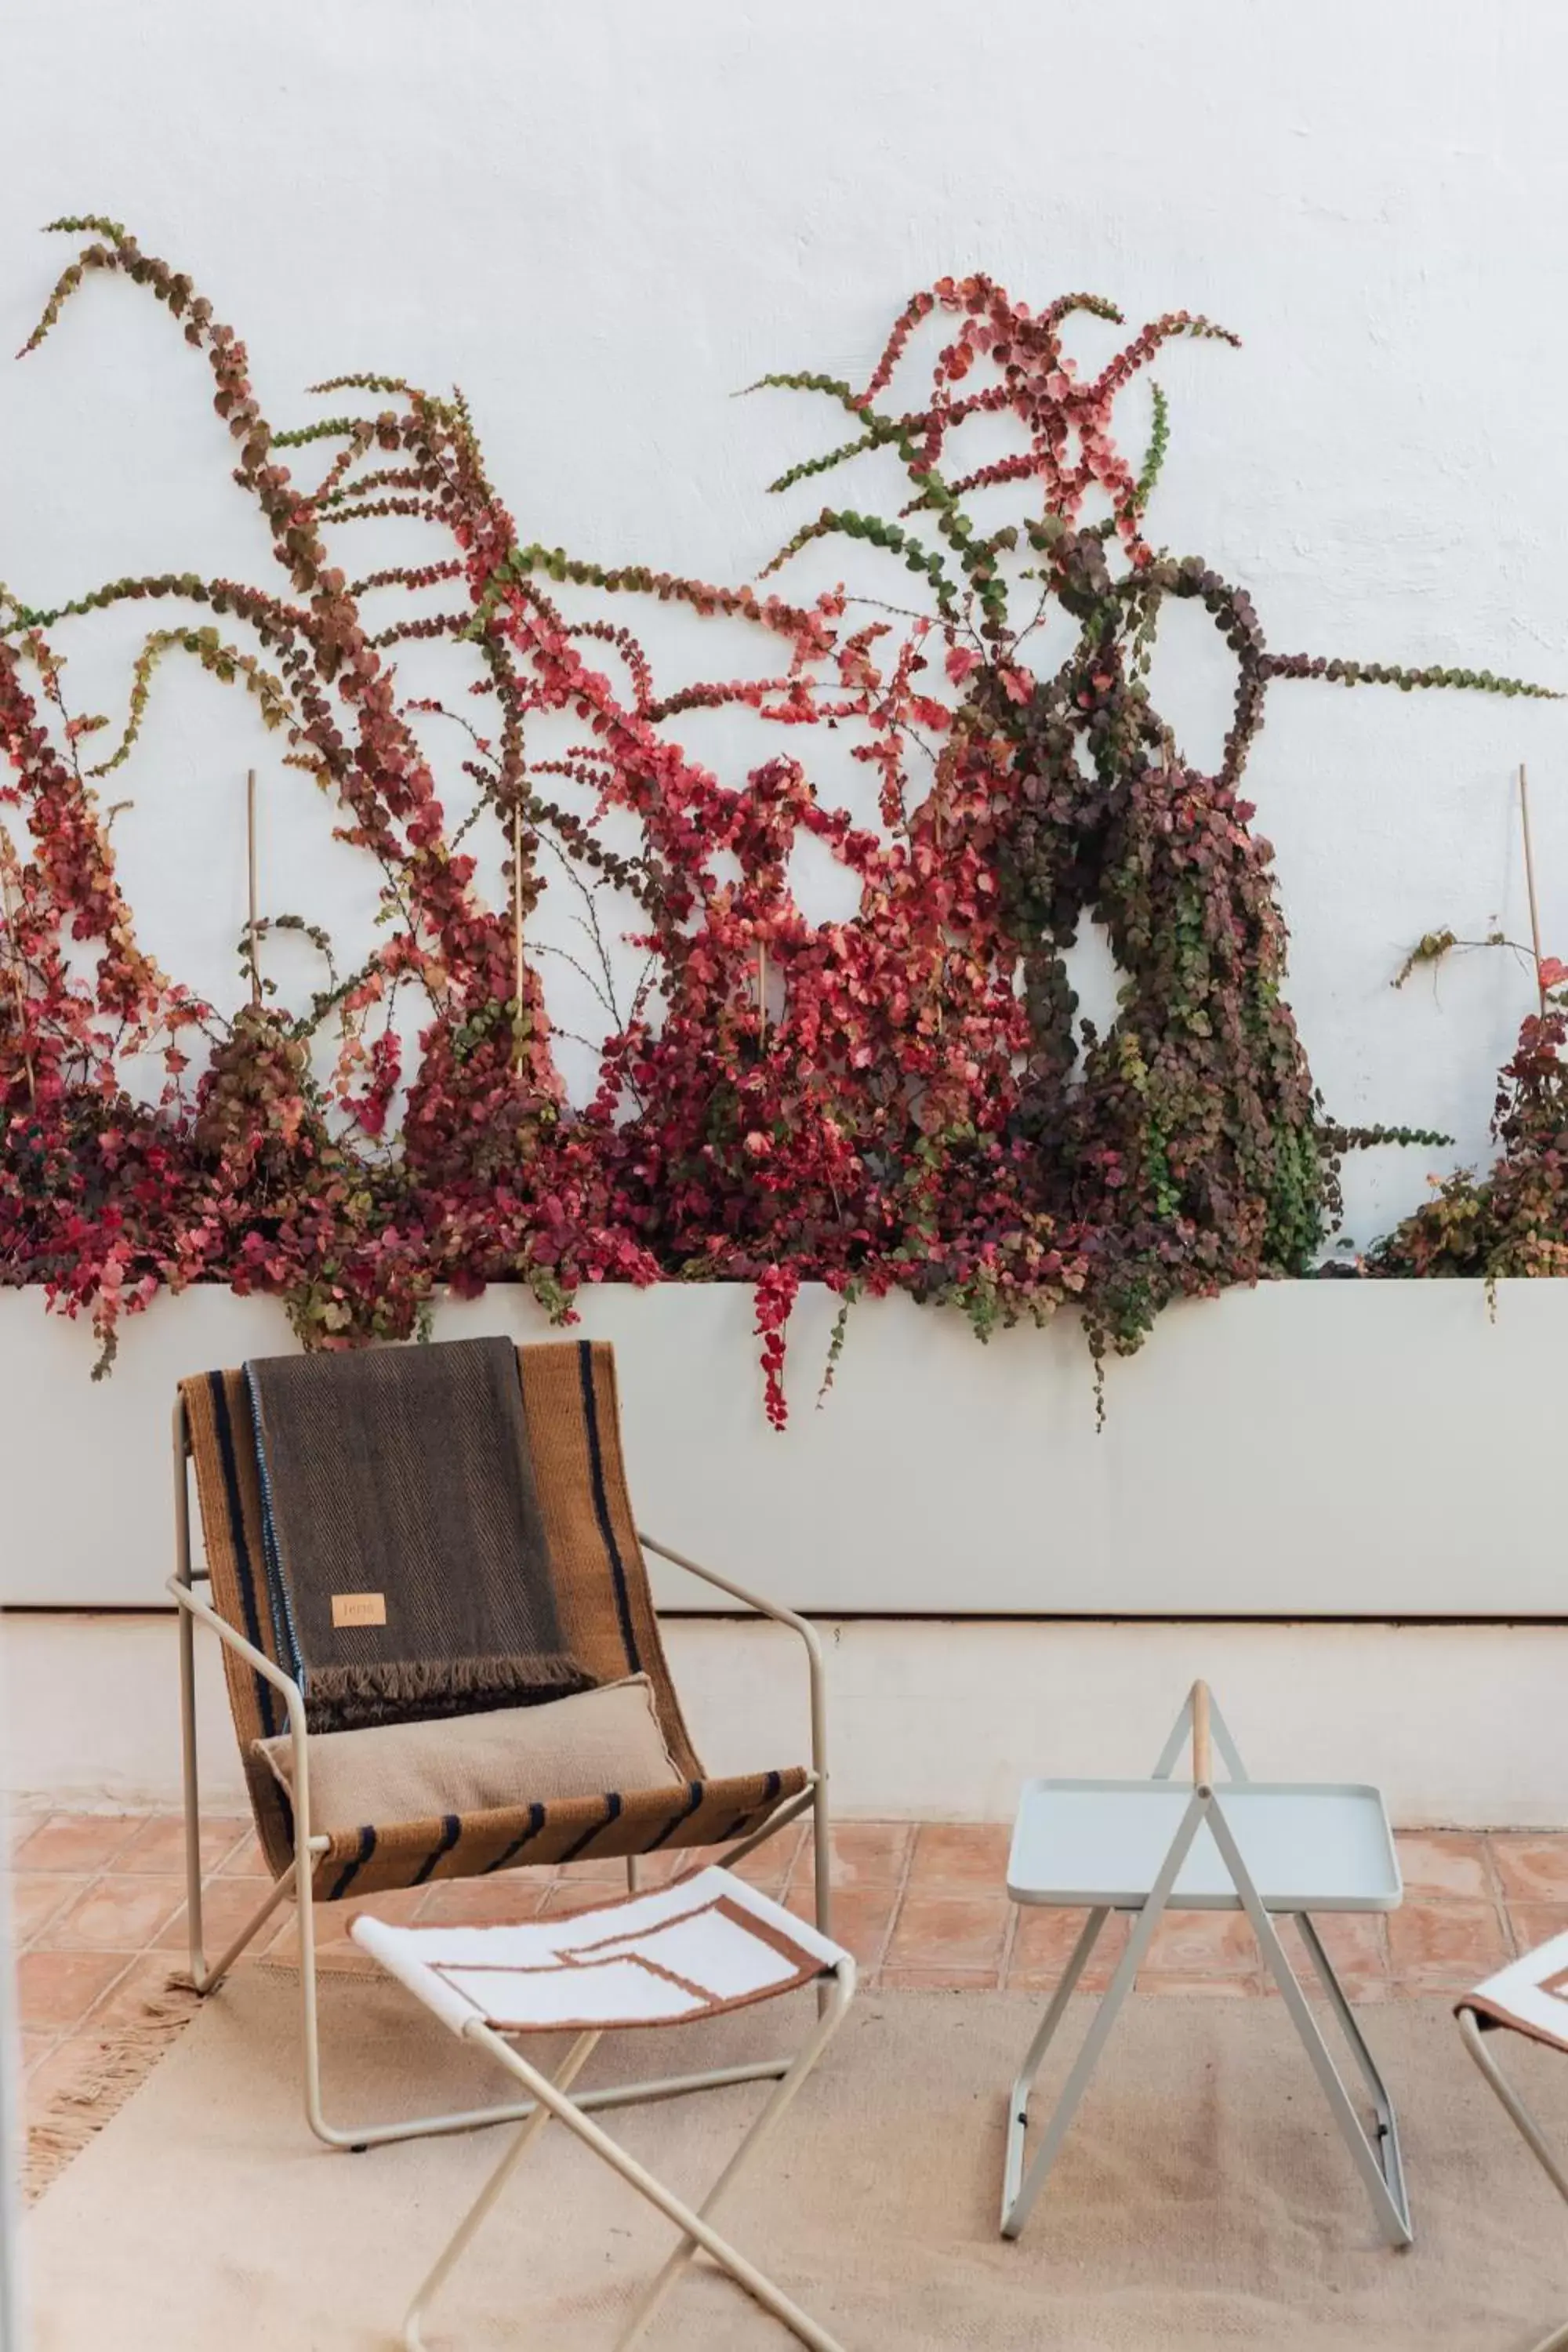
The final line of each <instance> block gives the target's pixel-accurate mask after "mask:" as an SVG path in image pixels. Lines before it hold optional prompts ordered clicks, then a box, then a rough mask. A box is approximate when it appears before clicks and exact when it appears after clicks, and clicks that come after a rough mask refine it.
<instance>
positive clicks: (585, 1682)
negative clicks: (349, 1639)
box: [305, 1652, 594, 1731]
mask: <svg viewBox="0 0 1568 2352" xmlns="http://www.w3.org/2000/svg"><path fill="white" fill-rule="evenodd" d="M593 1687H594V1678H593V1676H592V1675H587V1674H584V1671H583V1669H582V1667H581V1666H580V1665H578V1664H577V1662H576V1660H575V1659H574V1658H572V1657H569V1656H567V1655H566V1654H565V1653H564V1652H554V1653H552V1654H548V1655H546V1656H542V1657H507V1656H489V1657H482V1658H411V1659H405V1660H401V1661H398V1662H396V1663H395V1664H377V1665H370V1664H363V1665H330V1666H315V1667H312V1668H311V1669H310V1673H309V1675H308V1678H307V1681H306V1686H305V1714H306V1719H307V1721H308V1722H309V1724H310V1729H311V1730H312V1731H360V1730H366V1729H368V1728H369V1727H371V1726H373V1725H375V1724H380V1723H410V1722H415V1721H417V1720H419V1719H420V1718H421V1717H423V1718H425V1719H426V1720H434V1719H436V1718H437V1717H445V1716H452V1715H484V1714H489V1713H492V1712H493V1711H494V1710H495V1709H496V1708H498V1707H503V1706H539V1705H541V1704H542V1703H543V1702H544V1701H546V1700H548V1699H552V1698H566V1697H569V1696H572V1694H573V1693H574V1692H576V1691H585V1690H592V1689H593Z"/></svg>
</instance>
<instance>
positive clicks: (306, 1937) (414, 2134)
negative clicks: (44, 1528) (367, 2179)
mask: <svg viewBox="0 0 1568 2352" xmlns="http://www.w3.org/2000/svg"><path fill="white" fill-rule="evenodd" d="M190 1454H191V1445H190V1434H189V1430H188V1427H187V1423H186V1417H185V1406H184V1398H183V1397H180V1398H176V1400H175V1403H174V1575H173V1576H172V1577H170V1578H169V1580H168V1582H167V1587H166V1590H167V1591H168V1592H169V1593H170V1595H171V1597H172V1598H173V1600H174V1602H175V1603H176V1605H177V1609H178V1613H179V1628H180V1736H181V1757H182V1765H183V1773H184V1819H185V1892H186V1906H187V1907H186V1917H187V1921H188V1925H189V1934H190V1972H191V1982H192V1984H193V1986H194V1987H195V1990H196V1991H197V1992H198V1993H199V1994H201V1995H202V1996H203V1998H204V1999H205V1996H206V1995H207V1994H208V1993H213V1992H216V1990H217V1989H218V1987H219V1986H220V1985H221V1984H222V1983H223V1981H224V1979H225V1978H226V1976H227V1975H228V1973H229V1971H230V1969H232V1968H233V1967H234V1965H235V1962H236V1961H237V1959H239V1958H240V1957H241V1955H242V1954H243V1953H244V1952H245V1951H246V1950H247V1948H248V1947H249V1946H250V1945H251V1944H252V1943H253V1942H254V1941H255V1939H256V1937H258V1935H259V1934H260V1932H261V1930H262V1928H263V1927H265V1926H266V1925H267V1923H268V1920H269V1919H270V1918H271V1917H272V1916H273V1915H274V1913H275V1912H276V1911H277V1910H278V1908H279V1906H280V1905H281V1904H282V1903H284V1902H285V1901H287V1900H288V1899H289V1896H290V1895H292V1896H293V1898H294V1901H295V1906H296V1909H297V1911H298V1914H299V1926H300V2010H301V2023H302V2027H303V2035H304V2054H305V2119H306V2121H307V2123H308V2124H309V2125H310V2129H311V2131H312V2132H314V2134H315V2136H316V2137H317V2138H318V2139H319V2140H321V2141H322V2142H323V2143H324V2144H325V2146H326V2147H331V2148H342V2149H348V2150H351V2151H352V2152H353V2153H354V2154H355V2155H359V2154H363V2151H364V2150H365V2149H366V2148H370V2147H385V2146H386V2145H388V2144H389V2143H391V2142H393V2141H396V2140H405V2139H423V2138H434V2137H437V2136H439V2135H441V2134H444V2133H448V2132H464V2131H478V2130H480V2129H482V2128H484V2127H486V2126H489V2125H491V2124H502V2123H517V2122H521V2121H524V2120H526V2119H527V2118H528V2117H530V2116H532V2115H534V2113H535V2112H536V2109H537V2106H538V2100H537V2095H536V2096H535V2098H531V2099H530V2100H529V2101H527V2103H526V2104H524V2105H509V2106H494V2107H479V2108H469V2109H465V2110H463V2111H461V2112H458V2113H455V2114H451V2115H436V2116H418V2117H416V2118H412V2119H410V2120H409V2121H407V2122H400V2123H373V2124H361V2125H356V2126H341V2125H337V2124H334V2123H331V2122H330V2121H329V2119H328V2117H327V2115H326V2113H325V2110H324V2107H323V2105H322V2099H321V2021H320V2014H319V2006H318V2000H317V1990H318V1985H317V1969H316V1918H315V1913H316V1900H317V1898H316V1895H315V1890H314V1885H313V1879H314V1874H315V1864H316V1862H317V1860H318V1858H319V1857H320V1856H321V1854H322V1853H325V1852H326V1850H327V1848H328V1846H329V1844H330V1843H331V1840H330V1839H328V1838H326V1837H322V1836H319V1835H314V1834H312V1832H311V1829H310V1751H309V1747H308V1744H307V1734H306V1724H305V1696H304V1693H303V1691H302V1690H301V1689H300V1685H299V1684H298V1683H297V1682H295V1681H294V1679H293V1677H292V1676H291V1675H286V1674H285V1673H284V1672H283V1670H282V1668H281V1667H280V1666H278V1665H275V1664H274V1663H273V1661H272V1660H271V1659H270V1658H268V1656H266V1655H265V1654H264V1653H263V1652H261V1651H260V1650H258V1649H257V1648H256V1647H255V1645H254V1644H253V1643H249V1642H247V1640H246V1639H245V1637H244V1635H243V1634H242V1633H237V1631H236V1630H235V1628H234V1627H233V1626H232V1625H230V1624H229V1623H228V1622H227V1620H226V1619H225V1618H223V1617H220V1616H219V1614H218V1612H217V1611H216V1609H214V1608H213V1607H212V1606H211V1604H210V1603H209V1602H208V1601H204V1600H202V1599H201V1598H200V1597H199V1595H198V1594H197V1593H196V1591H195V1584H196V1583H197V1582H198V1581H201V1582H204V1583H205V1582H206V1581H208V1571H207V1570H206V1569H205V1568H201V1569H197V1568H195V1566H194V1565H193V1562H192V1558H191V1503H190V1486H189V1465H190ZM637 1541H638V1542H639V1543H640V1544H641V1545H642V1547H643V1549H644V1550H645V1551H651V1552H655V1553H657V1554H658V1558H659V1559H665V1560H668V1561H669V1563H670V1565H671V1566H672V1567H674V1568H679V1569H682V1570H685V1571H686V1573H687V1574H688V1575H689V1576H694V1577H697V1578H699V1579H700V1580H701V1581H702V1582H703V1583H704V1584H710V1585H712V1586H713V1587H714V1588H715V1589H716V1590H717V1591H721V1592H722V1593H724V1594H726V1595H727V1596H728V1597H729V1598H730V1599H731V1600H733V1601H740V1602H742V1604H743V1605H744V1606H745V1607H746V1608H748V1609H754V1610H756V1611H757V1612H758V1613H759V1615H761V1616H763V1617H769V1618H772V1619H773V1621H774V1622H775V1623H778V1624H781V1625H787V1626H788V1627H789V1629H790V1631H791V1632H792V1633H796V1634H798V1635H799V1637H800V1640H801V1641H802V1643H804V1644H805V1655H806V1668H807V1675H808V1678H809V1685H810V1706H811V1766H810V1770H809V1774H808V1777H807V1780H806V1785H805V1788H804V1789H803V1790H801V1791H800V1793H799V1795H798V1796H795V1797H793V1798H791V1799H790V1801H788V1803H787V1804H784V1805H782V1806H781V1807H780V1808H779V1810H778V1811H777V1812H776V1813H774V1814H773V1816H772V1817H771V1818H770V1819H769V1820H768V1821H767V1822H765V1823H764V1824H763V1827H762V1828H761V1829H760V1830H754V1831H753V1832H752V1834H751V1835H750V1836H749V1837H745V1838H742V1839H740V1840H738V1841H737V1843H735V1844H733V1845H731V1846H728V1847H726V1848H725V1850H724V1852H723V1853H721V1854H720V1855H718V1856H717V1857H716V1859H717V1861H718V1862H719V1863H720V1864H722V1865H723V1866H725V1867H729V1866H730V1865H731V1864H734V1863H737V1862H740V1861H742V1860H743V1859H744V1857H745V1856H746V1855H747V1854H748V1853H752V1850H753V1849H754V1848H755V1847H757V1846H760V1845H763V1844H765V1843H767V1841H768V1839H769V1838H772V1837H776V1836H777V1835H778V1833H779V1832H780V1831H781V1830H784V1829H787V1828H788V1826H789V1824H790V1822H793V1821H796V1820H798V1819H799V1817H800V1815H801V1814H802V1813H804V1812H805V1811H808V1810H809V1811H810V1812H811V1814H812V1820H813V1828H814V1832H815V1835H816V1926H817V1927H818V1929H819V1930H820V1932H821V1933H822V1934H823V1935H825V1936H826V1937H831V1936H832V1932H833V1928H832V1910H833V1895H832V1885H831V1874H830V1852H829V1841H828V1828H829V1815H828V1794H827V1707H826V1690H825V1687H824V1675H823V1660H822V1642H821V1637H820V1636H819V1634H818V1633H817V1631H816V1627H815V1626H814V1625H812V1624H809V1623H808V1622H807V1621H806V1620H805V1618H804V1617H801V1616H799V1615H797V1614H796V1612H795V1611H794V1610H793V1609H784V1608H782V1607H780V1606H779V1604H778V1603H777V1602H775V1601H768V1600H765V1599H764V1598H763V1595H762V1594H761V1593H756V1592H752V1591H748V1590H747V1589H746V1587H745V1586H744V1585H741V1584H736V1583H734V1582H732V1581H731V1579H730V1578H728V1577H724V1576H720V1575H718V1574H717V1573H716V1572H715V1571H714V1570H712V1569H709V1568H701V1567H700V1566H699V1565H698V1563H697V1562H696V1561H695V1560H694V1559H687V1558H686V1557H685V1555H684V1554H683V1553H681V1552H678V1551H671V1550H670V1549H669V1548H668V1545H665V1544H661V1543H658V1542H656V1541H655V1540H654V1538H652V1537H651V1536H648V1535H645V1534H644V1533H643V1532H642V1530H641V1529H640V1528H639V1529H638V1530H637ZM198 1624H200V1625H205V1626H206V1627H207V1628H208V1629H209V1631H211V1632H212V1633H216V1636H217V1638H218V1640H219V1641H220V1642H222V1643H224V1645H225V1646H226V1648H227V1649H230V1650H232V1651H234V1653H235V1654H236V1655H237V1656H238V1657H241V1658H243V1659H244V1660H245V1662H246V1664H247V1665H248V1666H249V1667H250V1668H251V1670H252V1672H253V1673H255V1674H258V1675H260V1676H261V1677H262V1679H263V1680H264V1681H265V1682H267V1683H269V1684H270V1685H271V1686H272V1688H273V1689H274V1690H276V1691H277V1692H278V1693H279V1696H281V1697H282V1699H283V1702H284V1705H285V1706H286V1707H287V1709H288V1713H289V1738H290V1739H291V1740H292V1742H293V1811H294V1859H293V1861H292V1862H291V1863H290V1864H289V1867H288V1869H287V1870H286V1871H284V1872H283V1873H282V1874H281V1875H280V1876H279V1878H278V1879H277V1880H276V1881H275V1883H274V1884H273V1885H272V1886H271V1887H270V1888H269V1889H268V1893H267V1895H266V1897H265V1899H264V1900H263V1902H262V1903H261V1904H260V1906H259V1907H258V1909H257V1910H256V1911H255V1912H254V1913H253V1914H252V1916H251V1917H250V1918H249V1919H248V1920H247V1922H246V1924H245V1926H244V1927H242V1928H241V1929H240V1931H239V1933H238V1934H237V1936H236V1937H235V1938H234V1940H233V1941H232V1943H230V1945H229V1946H228V1948H227V1949H226V1951H225V1952H224V1954H223V1955H222V1957H221V1958H219V1959H218V1960H217V1961H216V1962H215V1963H214V1964H213V1965H212V1966H211V1967H209V1966H208V1964H207V1958H206V1951H205V1939H204V1935H203V1927H202V1859H201V1792H200V1772H199V1764H198V1757H197V1740H196V1688H195V1629H196V1627H197V1625H198ZM638 1859H639V1857H637V1855H635V1854H634V1855H629V1856H628V1857H627V1862H626V1883H627V1885H628V1887H630V1888H631V1889H633V1890H634V1891H635V1890H636V1887H637V1861H638ZM301 1890H302V1892H301ZM822 2006H823V2008H824V2009H825V2010H826V2006H827V2004H826V2000H824V2002H823V2003H822ZM790 2063H791V2062H790V2061H789V2060H787V2059H777V2058H774V2059H765V2060H762V2061H760V2062H759V2063H756V2064H753V2065H745V2066H722V2067H714V2068H710V2070H709V2071H708V2072H706V2073H702V2074H672V2075H668V2076H666V2077H664V2078H663V2079H662V2080H660V2081H658V2082H652V2083H637V2084H605V2085H603V2086H601V2087H598V2088H595V2089H594V2090H592V2091H588V2092H585V2093H584V2095H583V2097H582V2098H581V2100H579V2101H578V2102H577V2103H576V2105H577V2109H578V2111H579V2112H581V2111H583V2110H586V2109H589V2108H595V2107H617V2106H626V2105H633V2104H637V2105H641V2104H643V2103H645V2102H647V2101H650V2100H654V2099H671V2098H679V2097H680V2096H682V2095H684V2094H685V2093H687V2092H690V2091H714V2090H723V2089H725V2088H727V2087H728V2086H729V2085H730V2084H734V2083H760V2082H768V2081H776V2080H778V2079H779V2078H780V2077H787V2074H788V2071H789V2066H790ZM512 2071H513V2072H514V2073H515V2072H517V2069H516V2067H513V2068H512ZM546 2111H547V2112H548V2108H547V2110H546ZM558 2111H559V2110H557V2112H558ZM737 2259H738V2258H737ZM823 2340H824V2342H826V2338H825V2339H823Z"/></svg>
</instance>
